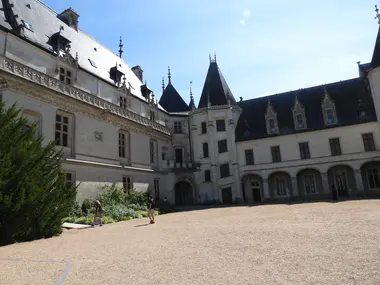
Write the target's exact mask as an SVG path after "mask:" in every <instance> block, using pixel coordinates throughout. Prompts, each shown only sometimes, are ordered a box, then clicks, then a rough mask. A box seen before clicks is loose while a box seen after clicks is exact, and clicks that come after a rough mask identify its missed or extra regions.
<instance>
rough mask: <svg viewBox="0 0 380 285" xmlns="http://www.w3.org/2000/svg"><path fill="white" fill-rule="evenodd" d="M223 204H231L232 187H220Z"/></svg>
mask: <svg viewBox="0 0 380 285" xmlns="http://www.w3.org/2000/svg"><path fill="white" fill-rule="evenodd" d="M222 200H223V204H232V188H231V187H227V188H224V189H222Z"/></svg>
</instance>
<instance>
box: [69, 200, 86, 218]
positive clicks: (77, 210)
mask: <svg viewBox="0 0 380 285" xmlns="http://www.w3.org/2000/svg"><path fill="white" fill-rule="evenodd" d="M80 216H83V212H82V208H81V207H80V206H79V204H78V202H75V203H74V206H73V207H72V209H71V212H70V214H69V217H80Z"/></svg>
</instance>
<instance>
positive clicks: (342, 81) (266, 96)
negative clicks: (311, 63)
mask: <svg viewBox="0 0 380 285" xmlns="http://www.w3.org/2000/svg"><path fill="white" fill-rule="evenodd" d="M358 79H361V78H360V77H354V78H350V79H346V80H341V81H334V82H329V83H326V84H319V85H313V86H309V87H305V88H299V89H295V90H289V91H284V92H280V93H275V94H271V95H265V96H260V97H255V98H251V99H247V100H243V101H240V102H238V103H242V102H249V101H253V100H257V99H262V98H270V97H274V96H281V95H284V94H287V93H294V92H298V91H301V90H305V89H312V88H317V87H324V86H328V85H332V84H337V83H344V82H348V81H354V80H358Z"/></svg>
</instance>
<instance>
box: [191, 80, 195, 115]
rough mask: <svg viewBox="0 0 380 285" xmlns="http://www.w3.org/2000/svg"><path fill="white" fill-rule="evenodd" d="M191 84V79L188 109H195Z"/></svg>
mask: <svg viewBox="0 0 380 285" xmlns="http://www.w3.org/2000/svg"><path fill="white" fill-rule="evenodd" d="M191 84H193V81H190V103H189V107H190V110H195V109H196V107H195V103H194V96H193V91H192V90H191Z"/></svg>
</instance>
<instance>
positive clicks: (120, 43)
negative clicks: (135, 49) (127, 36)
mask: <svg viewBox="0 0 380 285" xmlns="http://www.w3.org/2000/svg"><path fill="white" fill-rule="evenodd" d="M123 46H124V45H123V40H122V39H121V37H120V40H119V57H120V58H121V56H122V55H123Z"/></svg>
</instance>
